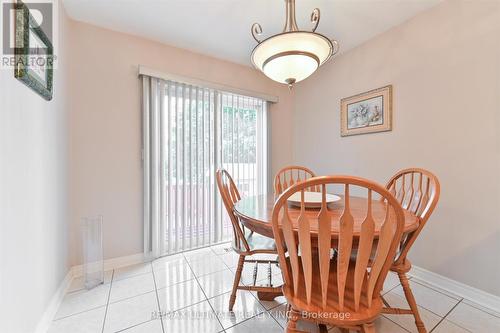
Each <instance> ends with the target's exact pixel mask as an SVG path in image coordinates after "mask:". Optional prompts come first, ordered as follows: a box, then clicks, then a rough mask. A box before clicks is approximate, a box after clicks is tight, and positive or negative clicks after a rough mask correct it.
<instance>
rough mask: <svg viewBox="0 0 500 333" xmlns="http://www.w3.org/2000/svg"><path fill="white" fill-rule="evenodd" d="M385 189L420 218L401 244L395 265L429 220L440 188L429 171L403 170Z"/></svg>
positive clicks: (403, 256) (402, 259) (404, 257)
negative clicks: (416, 226)
mask: <svg viewBox="0 0 500 333" xmlns="http://www.w3.org/2000/svg"><path fill="white" fill-rule="evenodd" d="M386 188H387V189H388V190H389V192H391V193H392V194H393V195H394V196H395V197H396V199H397V200H398V201H399V203H400V204H401V206H402V207H403V208H404V209H407V210H409V211H411V212H412V213H413V214H415V215H416V216H417V217H419V218H420V224H419V226H418V228H417V230H415V231H413V232H411V233H409V234H408V235H406V236H405V237H404V238H403V240H402V243H401V248H400V252H399V256H398V259H397V260H396V263H397V264H401V263H403V262H404V260H405V259H406V255H407V254H408V251H409V250H410V248H411V246H412V245H413V243H414V242H415V240H416V239H417V237H418V235H419V234H420V232H421V231H422V229H423V227H424V225H425V224H426V223H427V220H429V217H430V216H431V214H432V212H433V211H434V208H436V205H437V203H438V201H439V195H440V191H441V187H440V184H439V180H438V178H437V177H436V176H435V175H434V174H433V173H432V172H430V171H428V170H425V169H419V168H410V169H404V170H401V171H399V172H398V173H396V174H395V175H394V176H392V178H391V179H390V180H389V182H388V183H387V185H386Z"/></svg>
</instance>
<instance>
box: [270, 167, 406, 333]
mask: <svg viewBox="0 0 500 333" xmlns="http://www.w3.org/2000/svg"><path fill="white" fill-rule="evenodd" d="M327 185H328V186H332V185H336V186H339V185H340V186H341V187H342V192H343V193H344V194H345V196H344V210H343V213H342V215H341V216H340V219H339V226H338V230H339V232H338V234H333V235H332V232H331V230H332V212H331V211H330V210H329V209H328V207H327V204H326V195H325V194H326V186H327ZM311 186H316V187H319V188H320V191H321V192H322V193H323V200H322V206H321V209H320V210H319V211H318V215H317V217H316V218H314V219H311V218H308V217H307V215H306V213H305V212H306V210H305V207H304V191H305V190H307V188H309V187H311ZM352 187H356V188H357V189H362V190H363V189H365V190H367V195H368V199H369V200H368V201H367V207H366V218H365V219H364V221H363V222H362V224H361V230H360V237H359V238H358V237H353V225H354V220H353V217H352V214H351V206H350V195H349V191H350V189H351V188H352ZM297 192H300V193H302V205H301V210H300V213H296V214H290V213H289V209H288V204H287V199H288V198H289V197H290V196H291V195H293V194H294V193H297ZM374 194H375V195H376V194H378V195H380V196H381V197H382V198H383V199H384V200H385V201H386V212H385V214H384V216H385V217H384V219H383V221H382V220H379V219H377V220H376V221H375V219H374V218H373V214H372V202H373V201H372V195H374ZM309 216H310V215H309ZM404 219H405V217H404V212H403V209H402V208H401V205H400V204H399V202H398V201H397V200H396V199H395V198H394V196H393V195H392V194H391V193H389V191H387V190H386V189H385V188H384V187H383V186H381V185H378V184H377V183H374V182H372V181H369V180H366V179H363V178H358V177H350V176H324V177H316V178H312V179H309V180H307V181H304V182H301V183H298V184H295V185H294V186H292V187H290V188H289V189H288V190H286V191H285V192H284V193H283V194H282V195H281V196H280V197H279V198H278V200H277V202H276V203H275V205H274V208H273V214H272V227H273V233H274V237H275V240H276V244H277V249H278V254H279V261H280V267H281V270H282V274H283V279H284V285H283V293H284V295H285V297H286V299H287V301H288V303H289V307H290V312H289V321H288V325H287V329H286V332H298V331H297V326H296V323H297V320H299V319H304V320H308V321H312V322H315V323H317V324H320V330H322V331H325V325H332V326H336V327H340V328H341V331H342V332H347V331H348V330H356V331H361V332H365V333H372V332H375V326H374V321H375V320H376V319H377V318H378V316H379V315H380V313H381V311H382V308H383V301H382V299H381V296H380V291H381V289H382V286H383V283H384V280H385V278H386V276H387V273H388V271H389V268H390V266H391V264H392V263H393V262H394V257H395V254H396V250H397V246H398V244H399V241H400V239H401V235H402V232H403V227H404ZM375 225H380V226H381V229H380V232H379V234H378V235H377V236H378V237H375V236H376V235H375ZM376 239H378V242H377V252H376V255H375V257H374V258H373V260H372V266H371V268H370V269H368V268H369V267H370V266H369V260H370V254H371V251H372V244H373V243H374V241H375V240H376ZM333 248H335V249H336V251H332V249H333ZM354 248H357V251H356V254H355V255H354V256H353V257H351V255H352V252H353V251H352V250H353V249H354ZM286 249H288V256H286V255H285V252H286ZM299 253H300V255H299ZM351 258H352V259H351Z"/></svg>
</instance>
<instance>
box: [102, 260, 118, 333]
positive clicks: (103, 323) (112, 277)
mask: <svg viewBox="0 0 500 333" xmlns="http://www.w3.org/2000/svg"><path fill="white" fill-rule="evenodd" d="M114 277H115V270H114V269H113V273H111V281H110V282H109V292H108V299H107V300H106V310H105V311H104V319H103V321H102V330H101V333H104V325H105V324H106V316H107V315H108V307H109V299H110V298H111V288H112V287H113V279H114Z"/></svg>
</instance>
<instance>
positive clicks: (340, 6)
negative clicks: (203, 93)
mask: <svg viewBox="0 0 500 333" xmlns="http://www.w3.org/2000/svg"><path fill="white" fill-rule="evenodd" d="M440 1H441V0H297V1H296V2H297V23H298V25H299V28H300V29H303V30H309V29H310V27H311V24H310V22H309V18H310V14H311V11H312V10H313V9H314V8H315V7H318V8H320V10H321V21H320V24H319V28H318V30H317V32H319V33H322V34H324V35H326V36H327V37H329V38H335V39H337V40H338V41H339V43H340V47H341V51H342V52H345V51H347V50H349V49H351V48H353V47H355V46H357V45H359V44H361V43H363V42H365V41H367V40H368V39H370V38H372V37H374V36H376V35H378V34H380V33H382V32H384V31H386V30H388V29H390V28H391V27H393V26H396V25H398V24H400V23H402V22H404V21H406V20H408V19H409V18H410V17H412V16H414V15H416V14H418V13H419V12H421V11H424V10H426V9H428V8H430V7H432V6H434V5H436V4H437V3H439V2H440ZM64 4H65V7H66V10H67V12H68V14H69V16H70V17H72V18H73V19H75V20H78V21H83V22H88V23H91V24H95V25H98V26H102V27H105V28H108V29H112V30H116V31H121V32H126V33H130V34H133V35H138V36H142V37H146V38H149V39H152V40H156V41H159V42H162V43H165V44H169V45H173V46H177V47H180V48H184V49H188V50H192V51H195V52H198V53H202V54H207V55H211V56H214V57H217V58H222V59H226V60H230V61H233V62H237V63H241V64H245V65H249V66H250V53H251V51H252V49H253V47H254V46H255V44H256V42H255V41H254V40H253V38H252V36H251V34H250V27H251V25H252V24H253V23H254V22H258V23H260V24H261V26H262V29H263V36H264V37H267V36H270V35H273V34H275V33H278V32H281V30H282V29H283V24H284V20H285V13H284V12H285V3H284V1H283V0H64Z"/></svg>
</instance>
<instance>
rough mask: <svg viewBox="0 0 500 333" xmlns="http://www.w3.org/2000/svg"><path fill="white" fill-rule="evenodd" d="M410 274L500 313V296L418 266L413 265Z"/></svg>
mask: <svg viewBox="0 0 500 333" xmlns="http://www.w3.org/2000/svg"><path fill="white" fill-rule="evenodd" d="M409 275H411V276H412V277H413V278H414V279H416V280H421V281H422V282H424V283H426V284H428V285H430V286H434V287H437V288H439V289H442V290H444V291H447V292H449V293H452V294H455V295H457V296H459V297H462V298H464V299H466V300H469V301H472V302H473V303H476V304H478V305H481V306H483V307H485V308H488V309H491V310H493V311H495V312H498V313H500V297H499V296H496V295H493V294H490V293H487V292H485V291H483V290H480V289H477V288H474V287H471V286H469V285H466V284H464V283H461V282H458V281H455V280H452V279H450V278H447V277H445V276H442V275H439V274H437V273H433V272H431V271H428V270H426V269H424V268H421V267H418V266H413V268H412V270H411V271H410V273H409Z"/></svg>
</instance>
